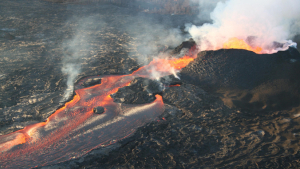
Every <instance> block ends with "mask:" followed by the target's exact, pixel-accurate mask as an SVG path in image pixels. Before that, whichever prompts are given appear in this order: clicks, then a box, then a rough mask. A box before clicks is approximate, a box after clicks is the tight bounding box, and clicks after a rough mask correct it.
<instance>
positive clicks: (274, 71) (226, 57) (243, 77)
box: [180, 48, 300, 110]
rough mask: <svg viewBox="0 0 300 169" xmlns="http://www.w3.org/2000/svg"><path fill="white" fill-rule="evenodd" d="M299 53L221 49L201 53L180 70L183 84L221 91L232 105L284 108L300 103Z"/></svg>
mask: <svg viewBox="0 0 300 169" xmlns="http://www.w3.org/2000/svg"><path fill="white" fill-rule="evenodd" d="M299 61H300V54H299V52H298V51H297V49H295V48H289V50H287V51H279V52H277V53H274V54H261V55H259V54H256V53H254V52H251V51H246V50H236V49H221V50H217V51H204V52H200V53H199V54H198V56H197V58H196V59H195V61H193V62H191V63H190V64H189V65H188V66H187V67H185V68H183V69H182V71H181V76H180V77H181V79H182V81H183V82H184V83H191V84H194V85H196V86H199V87H201V88H203V89H204V90H205V91H207V92H211V93H218V94H221V98H222V100H223V101H224V103H225V104H226V105H227V106H229V107H237V108H243V109H250V110H271V109H273V110H282V109H286V108H288V107H293V106H298V105H299V102H300V75H299V72H300V62H299Z"/></svg>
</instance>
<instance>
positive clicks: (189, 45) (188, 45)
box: [171, 38, 196, 54]
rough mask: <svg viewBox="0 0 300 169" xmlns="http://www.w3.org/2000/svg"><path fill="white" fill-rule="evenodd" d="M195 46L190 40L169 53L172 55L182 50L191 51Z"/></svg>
mask: <svg viewBox="0 0 300 169" xmlns="http://www.w3.org/2000/svg"><path fill="white" fill-rule="evenodd" d="M195 45H196V42H195V41H194V40H193V39H192V38H191V39H189V40H188V41H184V42H182V43H181V44H180V45H179V46H177V47H176V48H175V49H174V50H173V51H172V52H171V53H172V54H179V53H180V52H181V50H182V49H184V48H186V49H191V48H192V47H193V46H195Z"/></svg>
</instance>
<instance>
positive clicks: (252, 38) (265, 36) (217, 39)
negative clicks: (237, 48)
mask: <svg viewBox="0 0 300 169" xmlns="http://www.w3.org/2000/svg"><path fill="white" fill-rule="evenodd" d="M203 2H204V1H202V0H200V1H199V3H200V5H201V3H202V4H203ZM202 7H203V6H202ZM200 10H201V9H200ZM204 12H205V11H204ZM201 16H202V15H201V13H200V15H199V17H201ZM203 17H205V13H204V15H203ZM210 18H211V20H212V23H206V24H204V25H202V26H196V25H191V24H187V25H186V27H187V31H188V32H189V33H190V34H191V36H192V37H193V38H194V40H195V41H196V42H197V44H198V45H199V49H200V50H201V51H203V50H216V49H220V48H222V47H223V44H224V43H225V42H227V41H228V40H230V39H231V38H238V39H243V40H244V41H246V42H247V43H248V44H249V45H250V46H253V47H254V46H259V47H261V48H262V49H263V51H262V53H274V52H277V51H279V50H286V49H287V47H288V46H290V45H294V46H296V44H295V43H293V42H292V41H288V39H292V38H293V37H294V36H295V35H296V34H298V33H299V32H300V29H299V23H300V22H299V21H300V1H297V0H285V1H283V0H264V1H261V0H251V1H241V0H228V1H226V2H218V3H217V5H216V7H215V9H214V10H213V12H211V13H210ZM274 42H278V43H281V44H284V45H278V43H274ZM275 44H277V45H275Z"/></svg>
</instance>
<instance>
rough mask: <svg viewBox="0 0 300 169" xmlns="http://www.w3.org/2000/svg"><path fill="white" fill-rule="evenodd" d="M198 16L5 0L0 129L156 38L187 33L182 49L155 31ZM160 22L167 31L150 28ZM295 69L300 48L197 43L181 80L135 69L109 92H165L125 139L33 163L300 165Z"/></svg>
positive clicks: (1, 8) (124, 63) (121, 97)
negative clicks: (262, 50)
mask: <svg viewBox="0 0 300 169" xmlns="http://www.w3.org/2000/svg"><path fill="white" fill-rule="evenodd" d="M153 16H154V17H153ZM193 19H194V18H193V16H184V15H182V16H177V15H157V14H147V13H141V12H138V11H135V10H132V9H129V8H125V7H118V6H113V5H107V4H106V5H105V4H99V3H97V4H92V3H91V4H87V5H78V4H72V3H68V4H57V3H50V2H45V1H39V0H32V1H30V2H29V1H22V0H13V1H12V0H2V1H1V2H0V20H1V25H0V44H1V45H0V50H1V56H0V65H1V66H0V86H1V88H0V90H1V94H0V134H1V136H5V135H6V134H9V133H12V132H16V131H18V130H20V129H23V128H24V127H26V126H28V125H32V124H36V123H40V122H44V121H45V120H46V119H47V118H48V117H49V116H50V115H51V114H53V113H54V112H55V111H56V110H58V109H61V108H62V107H63V106H64V104H65V103H66V102H68V101H70V100H72V99H73V97H74V95H75V93H73V92H72V90H71V92H69V93H68V94H67V95H66V91H70V90H69V88H68V85H67V84H69V83H68V82H69V80H70V81H71V82H72V84H73V83H75V86H73V87H74V88H75V90H77V91H81V89H82V90H87V91H89V87H91V86H96V87H97V85H99V84H104V80H105V78H103V77H106V76H110V75H114V76H119V75H129V74H132V73H133V74H134V72H135V71H137V70H139V68H141V67H142V66H144V65H147V64H148V63H150V61H151V60H152V59H153V58H152V56H145V57H142V58H141V55H142V54H143V52H144V51H145V49H144V47H143V46H145V45H147V43H149V42H153V43H156V46H155V50H153V52H155V51H165V50H170V51H172V52H173V53H180V51H181V49H182V47H184V46H185V45H183V44H184V43H183V44H182V45H181V47H180V44H181V42H182V41H180V42H179V43H178V44H175V46H179V47H178V48H176V49H175V50H174V48H175V46H172V47H170V46H164V44H162V43H158V41H159V42H163V41H162V40H161V39H167V38H166V37H167V35H168V33H169V32H168V31H165V32H164V31H163V32H162V30H169V29H171V28H176V27H178V26H182V25H184V24H185V23H187V22H189V21H193ZM145 21H147V22H145ZM161 23H164V24H163V25H164V27H162V26H161ZM149 27H150V29H149ZM158 32H160V35H161V36H162V37H155V38H151V37H152V35H155V34H158ZM150 35H151V36H150ZM163 35H166V36H165V37H164V36H163ZM160 38H161V39H160ZM149 44H150V43H149ZM185 47H188V48H190V47H192V45H187V46H185ZM150 52H151V51H150ZM172 52H171V53H172ZM157 54H158V53H153V56H154V55H157ZM141 60H142V62H141ZM299 69H300V54H299V52H298V51H297V49H295V48H289V49H288V50H287V51H280V52H278V53H275V54H271V55H267V54H262V55H258V54H255V53H253V52H251V51H245V50H235V49H221V50H217V51H203V52H200V53H198V54H197V56H196V58H195V60H194V61H192V62H191V63H190V64H189V65H187V66H186V67H185V68H183V69H182V70H181V72H180V73H179V74H178V76H179V77H180V80H179V79H177V78H175V77H174V76H164V77H163V78H161V79H160V81H156V80H153V79H152V80H150V79H149V78H147V77H143V76H142V77H135V78H133V77H132V79H129V81H130V80H131V81H130V82H128V83H129V85H128V86H125V87H122V88H120V89H119V90H118V91H117V92H115V93H113V94H111V95H110V96H111V98H112V99H114V100H115V102H116V103H114V104H120V105H122V104H123V103H124V104H129V105H130V106H129V108H128V110H130V107H131V106H132V105H134V106H139V105H141V104H146V106H147V104H151V103H153V104H155V102H153V101H154V100H155V99H156V95H157V94H158V95H160V96H161V98H162V101H163V103H164V112H161V113H158V114H159V115H157V116H158V117H157V118H154V117H151V118H153V119H155V120H149V121H147V120H145V123H146V122H147V123H146V125H144V126H141V127H139V128H138V129H136V131H135V133H133V134H131V135H130V137H125V138H124V139H120V141H119V142H116V143H112V144H105V145H104V146H102V147H101V148H99V147H96V148H97V149H95V150H93V151H88V152H87V153H83V154H80V153H79V154H80V156H74V159H71V160H67V161H66V160H62V161H63V162H61V163H58V164H56V163H54V164H53V163H48V162H47V161H48V160H47V156H46V157H44V156H43V159H42V160H44V162H41V163H42V164H43V163H45V164H47V165H48V164H50V165H48V166H44V165H38V166H37V168H299V167H300V162H299V157H300V150H299V148H300V142H299V140H300V105H299V103H300V75H299V72H300V70H299ZM73 73H76V74H75V75H74V76H75V77H74V76H72V75H73ZM99 79H101V80H99ZM126 83H127V82H126ZM162 86H164V87H162ZM84 88H87V89H84ZM101 92H102V91H101ZM103 92H105V91H103ZM77 94H78V93H77ZM160 96H159V97H160ZM88 97H89V98H90V97H94V96H93V93H92V94H90V95H89V96H88ZM104 107H105V106H104ZM120 107H121V106H120ZM148 111H149V112H150V111H151V110H147V111H145V112H148ZM70 112H72V110H70ZM124 114H126V113H124ZM95 116H96V115H95ZM79 119H80V118H79ZM100 122H101V121H100ZM66 123H67V122H66ZM120 124H121V125H122V124H124V125H128V124H135V123H134V122H133V121H132V123H127V124H126V121H125V122H124V123H120ZM120 124H118V125H120ZM141 124H142V122H141ZM118 125H116V126H117V127H119V126H118ZM84 129H85V130H88V128H84ZM120 130H121V129H120ZM107 131H110V130H107ZM114 131H117V129H114ZM126 132H128V131H125V132H123V134H125V135H126V134H128V133H126ZM112 133H114V132H112ZM116 133H118V132H116ZM129 133H130V132H129ZM95 134H97V133H95ZM102 134H103V133H102ZM106 134H107V133H106ZM71 135H72V133H71ZM1 136H0V138H3V137H1ZM121 136H122V135H120V137H121ZM107 137H108V138H114V137H116V138H118V137H119V136H110V135H109V134H108V136H107ZM79 138H81V139H85V137H84V136H82V137H79ZM51 139H53V140H55V139H54V138H51V137H48V138H47V137H45V140H40V141H41V142H43V141H47V140H51ZM87 139H88V138H87ZM118 140H119V138H118ZM2 141H3V140H0V143H1V142H2ZM80 141H82V140H79V142H80ZM99 141H100V139H99ZM82 142H83V141H82ZM37 145H38V144H37ZM76 146H77V145H75V146H74V147H76ZM70 147H71V148H74V147H72V145H70ZM70 147H66V148H68V149H70ZM17 148H22V146H19V147H17ZM82 149H83V148H82ZM0 150H1V149H0ZM68 152H69V151H68ZM60 153H63V148H62V151H60ZM75 153H76V152H75ZM64 155H65V154H64ZM0 156H2V157H1V158H5V157H4V155H3V154H2V155H1V154H0ZM54 156H55V154H54ZM66 156H67V155H66ZM68 157H69V156H68ZM1 158H0V159H1ZM7 158H8V156H7ZM49 159H50V157H49ZM68 159H69V158H68ZM28 160H30V157H29V158H28ZM42 160H41V161H42ZM6 161H9V159H7V160H6ZM45 161H46V162H45ZM39 162H40V161H39ZM39 162H37V163H39ZM12 163H13V162H12ZM39 164H40V163H39ZM1 166H2V165H1ZM34 166H35V165H34ZM2 167H3V166H2ZM25 168H27V167H25Z"/></svg>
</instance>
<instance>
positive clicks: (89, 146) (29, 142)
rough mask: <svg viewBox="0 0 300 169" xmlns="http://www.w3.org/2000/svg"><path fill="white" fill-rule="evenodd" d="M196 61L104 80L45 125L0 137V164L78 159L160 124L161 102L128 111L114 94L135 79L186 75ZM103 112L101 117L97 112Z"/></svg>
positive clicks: (158, 63) (154, 65) (157, 64)
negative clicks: (100, 109)
mask: <svg viewBox="0 0 300 169" xmlns="http://www.w3.org/2000/svg"><path fill="white" fill-rule="evenodd" d="M194 58H195V57H192V55H187V56H184V57H182V58H177V59H174V58H172V59H154V60H153V61H152V62H151V63H150V64H149V65H147V66H144V67H142V68H140V69H138V70H137V71H135V72H133V73H132V74H130V75H108V76H102V77H101V76H99V77H101V84H98V85H95V86H92V87H88V88H82V89H77V90H75V93H76V95H75V96H74V98H73V99H72V100H71V101H69V102H67V103H66V104H65V106H64V107H62V108H60V109H58V110H57V111H55V112H54V113H53V114H52V115H51V116H50V117H49V118H48V119H47V120H46V121H45V122H41V123H37V124H33V125H29V126H27V127H25V128H24V129H22V130H19V131H16V132H13V133H10V134H7V135H3V136H0V151H1V156H0V163H1V167H3V168H33V167H38V166H45V165H51V164H55V163H59V162H63V161H66V160H70V159H73V158H77V157H80V156H82V155H84V154H86V153H88V152H89V151H91V150H93V149H95V148H99V147H105V146H107V145H110V144H113V143H115V142H117V141H119V140H121V139H123V138H126V137H128V136H129V135H131V134H132V133H134V132H135V130H136V129H137V128H138V127H140V126H142V125H144V124H146V123H149V122H151V121H153V120H155V119H156V118H157V116H159V115H160V114H161V113H162V112H163V111H164V106H163V100H162V97H161V96H160V95H156V100H155V101H154V102H152V103H149V104H139V105H126V104H121V103H115V102H113V99H112V98H111V97H110V95H111V94H113V93H115V92H117V91H118V89H119V88H121V87H124V86H126V85H128V84H129V83H130V82H131V81H132V80H133V79H134V78H135V77H146V78H154V77H153V76H152V75H153V74H155V72H156V74H157V73H159V75H160V76H166V75H170V74H173V73H175V72H176V71H178V70H180V69H182V68H183V67H185V66H186V65H188V63H189V62H191V61H193V60H194ZM97 106H103V107H104V108H105V112H104V113H103V114H95V113H93V108H94V107H97Z"/></svg>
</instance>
